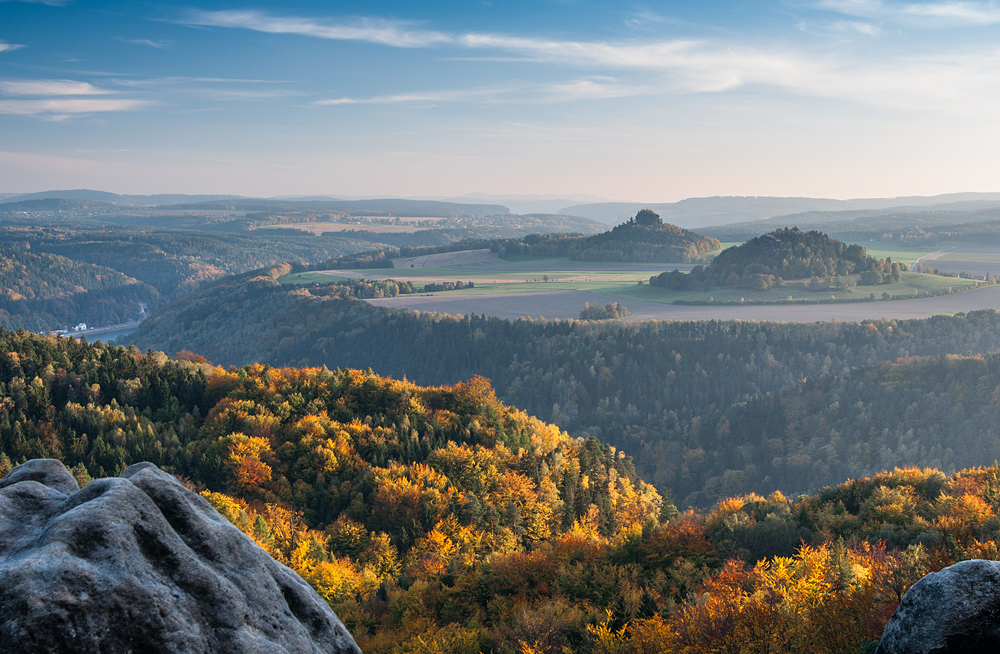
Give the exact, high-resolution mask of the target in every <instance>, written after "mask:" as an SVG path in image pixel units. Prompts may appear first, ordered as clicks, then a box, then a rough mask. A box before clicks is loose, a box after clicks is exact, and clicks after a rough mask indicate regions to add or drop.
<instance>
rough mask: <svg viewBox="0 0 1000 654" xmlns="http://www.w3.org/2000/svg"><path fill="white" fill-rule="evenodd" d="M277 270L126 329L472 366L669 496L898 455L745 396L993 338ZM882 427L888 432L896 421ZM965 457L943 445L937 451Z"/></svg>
mask: <svg viewBox="0 0 1000 654" xmlns="http://www.w3.org/2000/svg"><path fill="white" fill-rule="evenodd" d="M283 270H284V269H281V270H273V271H271V272H270V273H269V274H263V273H255V274H254V275H253V276H250V275H247V276H244V277H243V278H230V279H227V280H225V281H224V282H221V283H219V284H218V285H216V286H213V287H210V288H207V289H204V290H202V291H200V292H198V293H197V294H194V295H191V296H190V297H188V298H184V299H183V300H181V301H178V302H176V303H175V304H173V305H172V306H170V307H167V308H165V309H164V310H163V311H161V312H159V313H158V314H157V315H155V316H153V317H152V318H150V319H148V320H147V321H146V322H144V323H143V325H142V327H141V328H140V329H139V331H137V332H136V333H135V335H134V338H135V342H136V344H137V345H138V346H139V347H140V348H142V349H146V348H153V349H154V350H163V351H166V352H171V353H173V352H177V351H179V350H182V349H190V350H194V351H196V352H198V353H200V354H203V355H205V356H207V357H209V358H210V359H211V360H213V361H216V362H219V363H222V364H225V365H230V364H243V363H248V362H254V361H257V362H263V363H269V364H272V365H327V366H329V367H331V368H332V367H337V366H340V367H369V366H370V367H372V368H373V369H374V370H376V371H378V372H379V373H381V374H388V375H392V376H395V377H403V376H406V377H407V378H408V379H411V380H414V381H416V382H418V383H424V384H441V383H455V382H457V381H461V380H463V379H468V378H469V377H471V376H472V375H475V374H481V375H483V376H485V377H488V378H490V379H491V380H492V381H493V385H494V387H495V388H496V389H497V393H498V396H499V397H500V398H501V399H502V400H503V401H505V402H509V403H511V404H512V405H514V406H517V407H519V408H521V409H523V410H525V411H527V412H529V413H530V414H532V415H535V416H537V417H539V418H541V419H543V420H546V421H550V422H554V423H555V424H558V425H559V426H560V427H562V428H564V429H566V430H568V431H569V432H570V433H571V434H573V435H577V436H588V435H589V436H595V437H598V438H600V439H602V440H604V441H605V442H608V443H610V444H612V445H615V446H616V447H618V448H619V449H621V450H623V451H625V452H626V453H628V454H630V455H633V456H635V457H636V460H637V465H638V467H639V472H640V475H641V476H643V478H644V479H646V480H647V481H650V482H652V483H654V484H655V485H656V486H657V488H658V489H660V491H661V492H666V491H667V490H670V491H672V492H673V494H674V497H675V500H676V501H677V503H678V505H679V506H687V505H690V504H696V505H706V504H709V503H711V502H712V501H714V500H715V499H717V498H719V497H723V496H726V495H729V494H739V493H743V492H750V491H752V490H759V489H762V488H764V487H770V488H782V489H783V490H786V491H788V492H790V493H799V492H807V491H809V490H810V489H816V488H819V487H820V486H822V485H825V484H834V483H838V482H840V481H842V480H843V479H844V477H845V475H846V474H850V475H851V476H860V475H865V474H871V473H874V472H877V471H879V470H881V469H882V468H883V467H885V466H887V465H892V464H893V461H894V460H893V459H891V458H885V457H883V456H881V454H880V453H879V452H878V451H871V450H864V449H861V450H858V451H856V452H855V451H853V450H852V453H851V454H850V456H851V457H852V458H850V459H845V458H843V457H845V456H847V455H838V456H841V457H842V458H840V459H836V458H835V457H833V456H831V455H828V450H823V449H822V448H823V447H824V446H825V445H826V444H827V439H829V438H830V434H829V433H828V432H827V431H823V432H822V435H821V436H816V437H815V439H814V438H813V436H814V434H813V432H795V433H788V432H787V429H788V425H789V421H788V420H787V419H785V416H784V415H782V414H781V413H768V412H767V411H765V410H764V409H759V410H758V409H754V407H758V406H759V405H758V404H756V403H755V401H757V400H762V398H763V399H766V398H767V397H768V395H769V394H773V393H777V392H780V391H782V390H785V389H795V388H796V387H797V386H798V385H800V384H802V380H803V378H808V379H809V380H810V382H818V381H819V380H820V378H822V377H829V376H831V375H835V376H840V377H842V376H843V375H847V374H851V372H852V370H854V369H863V368H875V367H878V366H880V365H882V364H883V363H885V362H887V361H894V360H896V359H898V358H900V357H909V356H935V357H936V356H939V355H942V354H962V355H964V354H966V353H969V352H971V353H988V352H995V351H998V350H1000V314H998V313H997V312H994V311H984V312H975V313H970V314H968V315H961V314H960V315H956V316H953V317H948V316H937V317H934V318H930V319H927V320H878V321H870V322H866V323H860V324H859V323H840V322H830V323H816V324H776V323H753V322H742V321H733V322H715V321H712V322H702V323H682V322H644V323H626V324H619V323H615V324H593V323H586V322H580V321H551V322H549V321H530V320H517V321H505V320H500V319H496V318H485V317H475V316H473V317H466V318H455V317H447V316H440V315H432V314H420V313H416V312H405V311H390V310H385V309H381V308H375V307H372V306H370V305H368V304H366V303H364V302H357V301H349V300H337V299H330V298H331V297H333V296H332V295H331V291H330V287H329V285H315V286H311V287H310V286H305V287H303V286H297V287H289V286H284V285H281V284H279V283H278V282H277V278H278V277H279V276H280V275H281V274H282V271H283ZM831 402H832V401H831ZM743 403H749V404H747V407H748V408H747V409H746V410H747V411H750V410H751V409H753V410H756V411H758V413H759V414H760V416H761V417H760V418H759V419H760V420H761V421H763V422H760V423H759V424H757V423H754V422H752V421H749V420H748V421H747V422H746V425H745V426H741V425H737V424H736V422H737V421H736V419H735V418H732V417H731V416H732V415H735V414H734V413H731V412H737V411H738V410H739V407H740V406H741V405H742V404H743ZM734 405H735V408H734ZM885 415H887V416H888V415H895V413H888V412H887V413H886V414H885ZM727 417H729V421H730V424H729V425H728V426H724V422H723V419H725V418H727ZM765 417H766V420H765ZM904 418H905V412H904ZM755 419H756V418H755ZM906 422H907V421H906V420H904V419H900V421H899V423H898V425H899V426H902V425H904V424H906ZM755 424H756V425H757V426H755V427H753V428H752V429H751V425H755ZM717 427H718V429H719V430H721V431H717V430H716V428H717ZM885 427H890V433H893V434H894V433H896V428H897V426H896V425H885ZM740 429H750V430H751V431H750V435H748V436H746V439H747V442H746V443H743V442H741V446H740V448H725V447H723V444H724V443H726V442H727V437H726V433H727V430H737V431H738V430H740ZM810 429H812V428H810ZM907 429H908V427H907V428H903V429H902V431H901V432H899V433H900V434H905V432H906V430H907ZM753 430H757V431H753ZM739 433H743V432H739ZM915 433H919V434H921V439H922V440H921V444H920V447H921V448H925V449H926V451H928V452H929V451H932V450H933V448H934V447H935V446H936V445H938V444H941V446H942V452H943V451H944V449H946V448H947V447H949V445H947V440H948V433H947V431H942V432H920V431H919V430H916V431H915ZM844 438H845V439H847V438H848V436H845V437H844ZM765 439H766V441H767V442H765ZM772 441H774V442H772ZM786 441H787V443H788V445H787V446H786V445H784V443H785V442H786ZM880 442H883V443H884V442H886V441H880ZM772 447H773V448H775V449H774V450H773V453H772V450H770V449H768V448H772ZM840 447H845V448H846V447H847V441H846V440H845V441H844V442H842V443H841V444H840ZM720 449H723V450H726V451H724V452H720ZM804 454H808V457H805V456H802V455H804ZM772 459H776V461H774V462H772ZM913 460H915V459H906V461H913ZM988 460H989V461H992V456H991V457H990V458H989V459H988ZM965 461H968V459H966V458H962V459H959V458H954V457H952V458H947V457H943V458H941V465H942V466H944V467H946V469H949V470H950V469H952V466H960V465H969V463H964V462H965ZM820 462H822V463H820ZM844 466H846V467H844Z"/></svg>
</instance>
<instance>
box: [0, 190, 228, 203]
mask: <svg viewBox="0 0 1000 654" xmlns="http://www.w3.org/2000/svg"><path fill="white" fill-rule="evenodd" d="M0 199H2V200H4V202H5V203H10V202H24V201H26V200H50V199H56V200H84V201H87V202H106V203H108V204H114V205H129V206H140V207H157V206H161V205H164V204H179V203H181V202H216V201H219V200H236V199H243V196H239V195H186V194H183V193H164V194H158V195H120V194H118V193H110V192H108V191H94V190H91V189H74V190H69V191H41V192H39V193H24V194H21V195H10V196H8V197H2V198H0Z"/></svg>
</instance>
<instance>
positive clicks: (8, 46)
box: [0, 0, 24, 52]
mask: <svg viewBox="0 0 1000 654" xmlns="http://www.w3.org/2000/svg"><path fill="white" fill-rule="evenodd" d="M0 1H2V0H0ZM23 47H24V46H23V45H20V44H18V43H7V42H5V41H0V52H10V51H11V50H20V49H21V48H23Z"/></svg>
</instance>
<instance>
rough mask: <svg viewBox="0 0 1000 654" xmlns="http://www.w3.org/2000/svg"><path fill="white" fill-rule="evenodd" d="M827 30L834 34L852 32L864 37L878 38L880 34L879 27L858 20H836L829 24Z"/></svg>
mask: <svg viewBox="0 0 1000 654" xmlns="http://www.w3.org/2000/svg"><path fill="white" fill-rule="evenodd" d="M829 28H830V29H831V30H833V31H834V32H852V33H856V34H864V35H865V36H879V35H880V34H882V26H881V25H876V24H875V23H868V22H864V21H858V20H837V21H834V22H832V23H830V25H829Z"/></svg>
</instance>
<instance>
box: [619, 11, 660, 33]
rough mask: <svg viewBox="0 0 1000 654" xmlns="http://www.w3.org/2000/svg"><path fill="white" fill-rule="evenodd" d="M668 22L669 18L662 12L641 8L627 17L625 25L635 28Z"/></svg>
mask: <svg viewBox="0 0 1000 654" xmlns="http://www.w3.org/2000/svg"><path fill="white" fill-rule="evenodd" d="M665 22H667V19H666V18H665V17H664V16H661V15H660V14H657V13H653V12H652V11H650V10H648V9H640V10H639V11H637V12H635V13H634V14H632V15H631V16H629V17H628V18H626V19H625V25H626V26H627V27H631V28H633V29H638V28H641V27H647V26H649V25H660V24H662V23H665Z"/></svg>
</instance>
